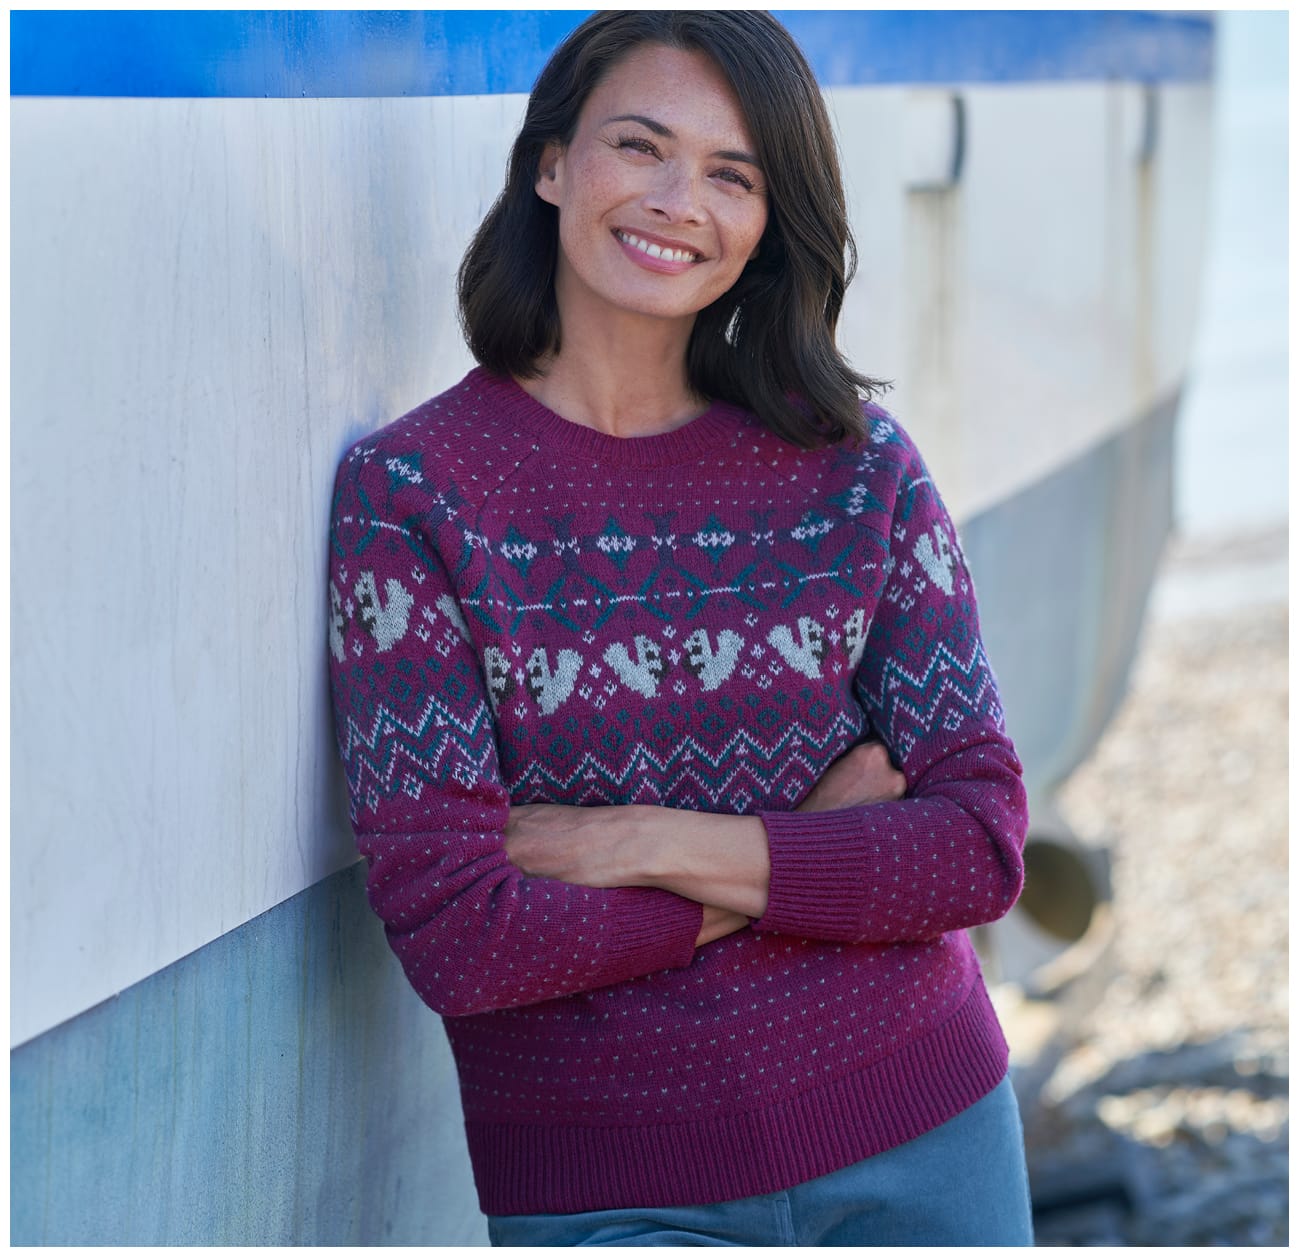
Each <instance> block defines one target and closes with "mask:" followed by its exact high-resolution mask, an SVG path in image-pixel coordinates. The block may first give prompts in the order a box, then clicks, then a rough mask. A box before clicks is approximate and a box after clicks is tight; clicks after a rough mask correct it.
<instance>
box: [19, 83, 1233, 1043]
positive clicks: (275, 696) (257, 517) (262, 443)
mask: <svg viewBox="0 0 1299 1257" xmlns="http://www.w3.org/2000/svg"><path fill="white" fill-rule="evenodd" d="M1160 94H1161V100H1162V102H1163V111H1162V121H1163V124H1164V129H1163V132H1162V133H1161V136H1160V142H1159V150H1158V155H1157V158H1156V162H1155V165H1154V167H1153V168H1152V170H1151V173H1150V175H1149V176H1146V177H1144V183H1145V184H1148V185H1149V186H1143V176H1141V175H1140V174H1139V172H1138V170H1137V168H1136V166H1135V164H1134V162H1133V159H1132V154H1131V147H1132V144H1131V135H1132V125H1131V122H1130V120H1129V121H1126V122H1125V117H1124V115H1125V113H1130V112H1131V111H1132V110H1133V109H1135V108H1137V107H1138V106H1139V105H1140V100H1139V93H1138V91H1137V89H1134V88H1125V87H1121V86H1115V87H1105V86H1087V87H1063V88H1059V87H1057V88H1049V87H1015V88H1008V87H988V88H978V89H974V90H970V91H968V92H967V93H966V99H967V110H968V134H967V141H966V142H967V153H966V164H965V173H964V175H963V177H962V180H961V182H960V183H959V184H958V185H957V186H956V187H955V188H953V189H950V190H940V191H928V190H926V191H912V192H907V191H905V188H904V180H905V178H906V177H907V175H908V172H910V173H912V174H914V171H915V169H916V162H915V160H914V159H915V154H912V155H911V156H910V157H908V154H907V153H906V152H905V151H904V144H903V138H902V137H903V136H904V135H905V134H906V133H907V127H906V126H905V125H904V123H905V120H906V117H907V116H908V110H910V111H911V113H912V115H913V116H914V114H915V112H916V111H917V109H918V110H919V111H920V112H922V113H924V112H926V111H928V112H930V113H932V107H931V106H930V105H929V104H927V103H926V97H925V94H923V93H922V94H920V95H919V97H917V94H915V93H912V92H910V91H909V89H905V88H851V89H843V90H838V91H835V92H833V93H831V106H832V111H833V113H834V115H835V116H836V119H837V125H838V127H839V130H840V135H841V139H842V143H843V147H844V157H845V174H846V179H847V183H848V190H849V196H850V202H851V205H852V207H853V212H854V221H855V227H856V231H857V238H858V244H859V246H860V250H861V268H860V273H859V278H858V280H857V283H856V284H855V285H854V287H853V288H852V289H850V290H849V298H848V303H847V306H846V309H845V318H844V324H843V334H844V337H843V338H844V343H845V345H846V347H847V349H848V351H849V354H850V356H851V357H852V358H853V360H854V362H855V363H856V364H857V366H858V367H859V368H860V369H862V370H863V371H865V372H867V373H868V374H872V375H877V376H883V377H886V378H892V379H894V380H896V381H897V382H898V387H897V389H896V391H895V392H894V393H893V394H891V395H890V396H889V397H888V398H887V399H886V400H887V402H888V404H889V405H890V406H891V407H892V408H894V409H895V410H896V412H897V413H898V414H899V416H900V417H901V418H902V419H903V421H904V422H905V423H906V424H907V426H908V427H909V428H910V429H911V430H912V431H913V432H914V433H915V435H916V437H917V439H918V440H919V442H920V444H921V446H922V448H923V449H924V450H925V451H926V454H927V456H928V458H929V461H930V463H931V466H932V468H933V470H934V473H935V475H936V477H937V479H938V481H939V483H940V485H941V486H942V488H943V490H944V493H945V495H946V496H947V498H948V501H949V503H950V504H951V505H952V507H953V510H954V512H955V513H956V514H957V516H958V517H961V516H968V515H970V514H973V513H974V512H976V511H978V510H981V509H984V508H986V507H987V506H989V505H991V504H993V503H995V502H996V501H998V500H999V499H1001V498H1003V497H1004V496H1006V495H1007V494H1009V493H1010V492H1012V491H1014V490H1015V489H1016V488H1019V487H1022V486H1023V485H1025V484H1027V483H1030V482H1031V481H1033V480H1035V479H1037V478H1038V477H1040V476H1041V475H1042V474H1044V473H1045V472H1046V471H1048V470H1050V469H1051V468H1053V467H1056V466H1059V465H1060V464H1061V463H1063V462H1065V461H1067V460H1068V459H1070V458H1072V457H1073V456H1075V455H1076V454H1078V453H1080V452H1082V451H1083V450H1085V449H1086V448H1087V447H1089V446H1090V445H1092V444H1094V443H1095V442H1096V441H1098V440H1099V439H1101V438H1102V437H1103V436H1104V435H1106V434H1108V433H1109V432H1111V431H1113V430H1114V429H1115V428H1117V427H1119V426H1120V425H1122V424H1123V423H1125V422H1127V421H1128V420H1129V419H1131V418H1132V417H1133V416H1135V415H1137V414H1139V413H1141V412H1142V411H1144V410H1145V409H1147V408H1148V407H1149V405H1150V403H1151V401H1152V400H1153V399H1154V398H1157V397H1161V396H1165V395H1167V394H1168V393H1169V392H1171V391H1172V390H1173V389H1174V388H1175V387H1176V384H1177V381H1178V380H1179V378H1180V376H1181V374H1182V372H1183V370H1184V367H1185V354H1186V344H1187V342H1188V340H1189V337H1190V332H1191V327H1190V319H1191V317H1192V315H1193V310H1194V299H1195V296H1196V288H1197V282H1198V273H1199V233H1200V231H1201V230H1202V218H1203V204H1202V202H1203V197H1202V196H1201V195H1200V191H1201V182H1202V165H1203V161H1204V156H1205V155H1204V154H1203V153H1202V152H1201V151H1200V148H1201V146H1202V139H1203V130H1202V121H1203V120H1202V117H1201V114H1202V111H1203V110H1204V109H1205V108H1206V107H1207V91H1206V90H1205V89H1203V88H1196V89H1190V88H1167V87H1165V88H1161V89H1160ZM522 108H523V98H522V97H519V96H492V97H462V98H454V97H449V98H435V99H417V100H300V101H298V100H270V101H265V100H211V101H209V100H204V101H184V100H78V101H63V100H53V99H18V100H14V101H13V102H11V119H12V126H11V146H12V147H11V162H12V207H11V229H12V257H13V261H12V293H13V296H12V300H13V332H12V415H13V423H12V489H13V508H12V509H13V552H12V589H13V612H12V635H13V636H12V643H13V646H12V649H13V680H12V728H13V751H12V761H11V766H12V783H13V787H12V789H13V793H12V818H13V843H12V864H11V872H12V904H13V917H12V972H13V975H14V981H13V996H12V1023H11V1027H12V1041H13V1042H14V1043H20V1042H23V1041H24V1040H26V1039H28V1038H30V1037H32V1036H33V1035H35V1034H37V1033H39V1032H41V1031H42V1030H45V1029H47V1028H49V1027H51V1026H53V1025H55V1024H57V1023H58V1022H60V1021H62V1020H64V1019H65V1018H68V1017H70V1016H72V1015H74V1014H76V1013H78V1012H80V1011H82V1010H84V1009H86V1008H88V1007H90V1006H91V1005H93V1004H95V1003H97V1002H98V1001H100V1000H102V999H104V998H106V997H108V996H111V995H112V994H114V993H115V992H116V991H118V990H121V989H122V988H123V987H125V986H127V985H129V984H130V983H132V982H135V981H137V980H139V979H141V978H143V977H145V976H147V975H148V974H150V973H153V972H155V971H157V970H158V969H160V968H162V967H163V966H165V965H167V964H168V963H170V962H172V961H174V960H176V959H178V958H179V957H181V956H183V955H185V954H186V953H188V952H190V951H192V950H194V949H195V948H197V947H199V946H201V945H202V944H204V943H206V942H208V941H210V940H212V939H213V938H216V937H218V936H219V935H221V934H222V933H224V932H226V931H228V930H230V929H232V928H234V927H235V926H237V925H240V924H241V923H243V922H245V921H247V920H249V919H250V918H252V917H254V916H256V915H258V914H259V913H261V912H263V911H265V910H266V909H268V908H270V907H272V906H273V905H275V904H276V903H279V902H281V901H283V900H284V899H286V898H288V897H289V896H290V895H292V894H294V893H296V892H297V891H299V890H301V889H303V888H304V887H306V886H308V885H311V884H312V883H314V882H316V881H317V880H319V879H320V878H321V877H323V876H325V875H326V874H328V873H330V872H331V871H333V870H335V869H337V868H340V867H342V866H343V865H345V864H347V863H348V862H349V861H351V860H352V859H353V851H352V845H351V837H350V833H349V832H348V828H347V824H346V820H345V806H344V803H343V800H342V798H341V794H340V790H339V785H338V774H337V772H336V771H335V770H334V750H333V745H332V731H331V726H330V722H329V718H328V693H327V688H326V677H325V665H324V648H323V632H324V629H323V611H324V607H325V597H324V581H325V563H326V558H325V546H326V536H325V534H326V521H327V518H328V508H329V496H330V492H331V486H332V477H333V472H334V467H335V464H336V462H337V459H338V456H339V455H340V454H341V452H342V450H343V449H344V448H345V446H346V445H347V444H348V443H350V441H351V440H353V439H355V438H356V437H358V436H360V435H361V434H363V433H364V432H366V431H369V430H371V429H373V428H375V427H378V426H379V425H380V424H382V423H385V422H387V421H388V420H390V419H392V418H395V417H396V416H397V415H399V414H400V413H402V412H403V411H404V410H406V409H408V408H409V407H411V406H412V405H414V404H416V403H418V402H419V401H421V400H422V399H423V398H425V397H427V396H429V395H431V394H432V393H434V392H437V391H438V390H440V389H441V388H444V387H446V386H447V385H449V384H450V383H452V382H454V381H455V380H456V379H458V378H459V377H460V375H461V374H462V373H463V371H464V370H465V369H466V368H467V367H468V366H469V358H468V355H467V353H466V351H465V349H464V348H463V345H462V342H461V338H460V333H459V330H458V327H457V325H456V321H455V315H454V300H453V283H454V274H455V268H456V266H457V264H458V262H459V258H460V255H461V253H462V252H463V249H464V246H465V244H466V242H467V241H468V238H469V235H470V233H471V232H472V230H473V228H474V226H475V225H476V224H477V222H478V221H479V219H480V218H481V216H482V214H483V212H484V211H485V210H486V209H487V207H488V205H489V204H490V202H491V200H492V199H493V198H494V197H495V195H496V193H497V191H498V190H499V187H500V183H501V180H502V176H503V172H504V164H505V157H506V153H507V151H508V146H509V143H510V141H511V139H512V138H513V133H514V130H515V127H516V126H517V122H518V120H519V118H520V117H521V114H522ZM921 130H922V132H923V133H924V134H930V133H932V139H931V140H928V141H925V142H927V143H932V144H934V145H937V146H939V147H940V148H941V147H942V146H944V145H945V144H946V143H947V142H948V139H947V137H946V136H945V135H943V134H941V127H939V128H934V127H929V128H928V129H927V130H926V129H925V128H923V127H922V128H921ZM913 131H914V128H913ZM941 160H942V158H941V154H938V155H937V156H935V155H934V154H926V155H924V161H923V162H922V163H921V164H922V165H926V166H933V165H934V164H935V163H937V164H938V165H941ZM1143 216H1144V217H1143ZM1143 222H1145V223H1146V224H1147V225H1146V226H1145V227H1143V226H1142V223H1143ZM1145 232H1149V235H1148V236H1146V235H1144V234H1143V233H1145ZM1147 238H1149V239H1155V240H1157V241H1158V247H1157V248H1156V249H1154V250H1146V249H1144V248H1143V244H1142V242H1143V240H1144V239H1147ZM1143 258H1144V259H1146V260H1144V261H1143V260H1142V259H1143ZM1151 319H1154V320H1155V322H1156V323H1157V324H1158V327H1157V330H1156V332H1149V331H1146V330H1143V329H1144V328H1145V327H1146V326H1148V325H1149V320H1151Z"/></svg>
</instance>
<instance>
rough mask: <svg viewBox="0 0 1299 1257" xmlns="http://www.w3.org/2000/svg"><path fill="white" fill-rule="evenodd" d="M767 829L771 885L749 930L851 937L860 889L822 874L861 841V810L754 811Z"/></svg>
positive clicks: (858, 921) (857, 924) (843, 879)
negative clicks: (848, 849)
mask: <svg viewBox="0 0 1299 1257" xmlns="http://www.w3.org/2000/svg"><path fill="white" fill-rule="evenodd" d="M758 815H759V817H760V818H761V820H762V823H763V824H764V825H765V826H766V827H767V848H768V851H769V852H770V855H771V886H770V888H769V890H768V892H767V910H766V912H764V913H763V915H762V917H761V918H760V919H759V920H757V921H755V922H754V923H753V928H754V929H755V930H759V931H762V930H775V931H776V932H778V933H782V934H797V935H799V936H800V937H804V938H823V939H852V938H855V937H856V935H857V934H858V932H859V931H860V929H861V898H862V893H861V887H860V886H859V885H858V884H857V883H856V882H855V881H854V879H852V878H851V877H827V876H826V869H829V868H842V867H844V864H843V855H844V847H845V845H848V846H850V847H851V846H852V845H853V844H856V843H859V842H860V841H861V832H862V825H863V820H862V816H861V809H859V808H843V809H838V810H834V811H827V812H759V813H758Z"/></svg>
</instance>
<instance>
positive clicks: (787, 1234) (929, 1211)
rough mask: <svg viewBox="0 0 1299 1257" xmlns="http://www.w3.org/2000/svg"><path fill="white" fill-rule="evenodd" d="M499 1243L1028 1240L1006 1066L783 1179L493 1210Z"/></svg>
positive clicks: (1015, 1110)
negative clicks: (966, 1096)
mask: <svg viewBox="0 0 1299 1257" xmlns="http://www.w3.org/2000/svg"><path fill="white" fill-rule="evenodd" d="M487 1224H488V1233H489V1234H490V1236H491V1241H492V1243H493V1244H494V1245H497V1246H515V1245H541V1246H543V1247H575V1246H587V1245H591V1246H605V1247H612V1246H628V1247H634V1246H664V1247H667V1246H673V1245H691V1246H693V1245H697V1244H715V1245H730V1246H734V1247H741V1246H743V1247H751V1246H760V1245H779V1246H789V1245H796V1246H800V1247H805V1246H817V1245H835V1246H838V1245H846V1244H862V1245H871V1246H874V1245H885V1244H896V1245H948V1246H956V1247H971V1246H982V1245H993V1244H997V1245H1002V1244H1004V1245H1012V1246H1016V1247H1031V1246H1032V1243H1033V1222H1032V1214H1031V1210H1030V1206H1029V1196H1028V1173H1027V1170H1026V1168H1025V1163H1024V1129H1023V1126H1022V1125H1021V1123H1020V1117H1019V1106H1018V1105H1017V1104H1016V1102H1015V1093H1014V1091H1013V1090H1012V1089H1011V1084H1010V1079H1009V1077H1007V1078H1004V1079H1003V1080H1002V1081H1001V1083H999V1084H998V1085H997V1086H996V1087H995V1088H994V1089H993V1090H992V1091H990V1092H989V1093H988V1094H987V1095H986V1096H984V1097H983V1099H981V1100H978V1101H976V1102H975V1103H974V1104H972V1105H971V1106H970V1107H969V1108H968V1109H966V1110H964V1112H961V1113H958V1114H957V1115H956V1116H955V1117H953V1118H952V1119H950V1120H949V1121H947V1122H944V1123H943V1124H942V1125H941V1126H938V1127H936V1128H935V1129H934V1130H931V1131H929V1132H927V1133H926V1134H924V1135H921V1136H920V1137H919V1138H918V1139H912V1140H910V1141H909V1142H907V1143H904V1144H900V1145H899V1146H898V1147H896V1148H890V1149H889V1150H888V1151H887V1152H881V1153H879V1154H877V1155H876V1156H873V1157H867V1158H866V1160H864V1161H858V1162H857V1163H856V1165H850V1166H848V1167H846V1168H845V1169H842V1170H837V1171H836V1172H835V1173H833V1174H826V1175H823V1176H822V1177H821V1178H814V1179H812V1180H810V1181H809V1182H806V1183H799V1184H798V1185H797V1186H795V1187H791V1188H789V1189H788V1190H786V1191H779V1192H769V1193H767V1194H766V1195H763V1196H747V1197H745V1198H744V1199H742V1200H727V1201H722V1202H721V1203H719V1204H715V1205H686V1206H682V1207H680V1208H665V1209H599V1210H596V1211H594V1212H591V1213H536V1214H525V1215H520V1216H518V1217H492V1218H488V1220H487Z"/></svg>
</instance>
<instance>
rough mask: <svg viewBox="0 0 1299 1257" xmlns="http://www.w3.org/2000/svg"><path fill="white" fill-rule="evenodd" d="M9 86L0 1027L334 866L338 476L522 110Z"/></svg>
mask: <svg viewBox="0 0 1299 1257" xmlns="http://www.w3.org/2000/svg"><path fill="white" fill-rule="evenodd" d="M11 108H12V187H13V200H12V231H13V264H12V283H13V303H14V305H13V310H14V315H13V351H12V352H13V357H12V363H13V396H12V405H13V412H12V413H13V428H12V459H13V556H12V579H13V588H14V590H15V591H16V597H14V599H13V615H12V634H13V637H12V641H13V664H14V666H13V713H12V719H13V732H14V736H13V756H12V781H13V796H12V799H13V803H12V806H13V812H12V817H13V855H12V877H13V890H12V902H13V927H12V948H13V950H12V965H13V974H14V983H13V1000H12V1041H13V1042H14V1043H19V1042H22V1041H23V1040H25V1039H27V1038H29V1037H30V1036H32V1035H34V1034H36V1033H38V1032H40V1031H41V1030H44V1029H47V1028H48V1027H50V1026H52V1025H54V1024H56V1023H57V1022H59V1021H61V1020H63V1019H64V1018H66V1017H69V1016H71V1015H73V1014H75V1013H77V1012H80V1011H82V1010H83V1009H85V1008H87V1007H89V1006H91V1005H92V1004H95V1003H97V1002H98V1001H100V1000H101V999H103V998H105V997H107V996H110V995H112V994H113V993H114V992H116V991H118V990H120V989H121V988H123V987H124V986H126V985H128V984H129V983H132V982H134V981H137V980H138V979H140V978H142V977H145V976H146V975H148V974H150V973H152V972H154V971H155V970H157V969H159V968H161V967H162V966H164V965H166V964H168V963H169V962H171V961H174V960H176V959H178V958H179V957H180V956H182V955H185V954H186V953H188V952H190V951H192V950H193V949H195V948H196V947H199V946H200V945H202V944H203V943H206V942H208V941H210V940H211V939H213V938H215V937H217V936H218V935H220V934H222V933H224V932H225V931H227V930H229V929H232V928H233V927H235V926H237V925H239V924H241V923H242V922H244V921H247V920H249V919H250V918H251V917H253V916H256V915H257V914H259V913H261V912H263V911H265V910H266V909H267V908H269V907H271V906H272V905H274V904H276V903H278V902H280V901H281V900H283V899H286V898H287V897H289V896H290V895H292V894H294V893H296V892H297V891H299V890H301V889H302V888H304V887H305V886H308V885H310V884H312V883H313V882H315V881H317V880H318V879H319V878H321V877H323V876H325V875H326V874H327V873H329V872H331V871H333V870H335V869H337V868H340V867H342V866H343V865H345V864H347V863H348V862H350V861H351V860H352V859H354V858H355V857H354V852H353V849H352V845H351V836H350V833H349V832H348V828H347V824H346V820H345V815H346V812H345V806H344V804H343V802H342V799H341V796H340V794H339V792H338V788H337V784H336V783H337V780H338V774H337V773H336V772H335V771H334V764H333V761H334V758H335V755H334V750H333V746H332V730H331V724H330V721H329V714H328V691H327V688H326V674H325V662H324V660H325V656H324V645H323V643H324V638H323V631H324V630H323V623H324V620H323V609H324V606H325V599H324V576H325V564H326V535H325V526H326V521H327V518H328V510H329V498H330V493H331V491H332V480H333V473H334V468H335V465H336V463H337V460H338V457H339V455H340V453H341V452H342V450H343V448H344V446H345V445H346V444H347V443H348V442H349V441H350V440H351V439H354V438H356V437H358V436H360V435H361V434H363V433H364V432H365V431H367V430H369V429H371V428H374V427H377V426H378V425H379V424H381V423H383V422H386V421H387V420H389V419H392V418H395V417H396V416H397V415H398V414H399V413H401V412H402V411H403V410H405V409H407V408H409V407H410V406H412V405H414V404H415V403H417V402H418V401H420V400H421V399H423V398H424V397H426V396H428V395H429V394H431V393H432V392H434V391H436V389H437V388H438V387H439V386H442V385H444V384H446V383H449V382H450V381H452V380H454V379H456V378H458V377H459V375H460V374H462V373H463V371H464V370H465V369H466V367H467V365H468V356H467V354H466V352H465V350H464V349H463V346H462V343H461V338H460V336H459V333H458V331H457V328H456V323H455V318H454V312H453V304H452V302H451V299H450V289H451V283H452V276H453V270H454V266H455V261H456V259H457V258H458V256H459V254H460V253H461V252H462V250H463V247H464V244H465V242H466V241H467V239H468V236H469V233H470V231H471V230H472V227H473V226H474V224H475V223H476V222H477V220H478V219H479V217H480V216H481V214H482V212H483V210H484V209H485V208H486V204H487V203H488V197H489V193H488V191H487V190H488V189H494V188H495V187H496V185H498V184H499V182H500V179H501V174H502V171H503V169H504V155H505V152H506V148H507V145H508V139H509V137H510V134H511V132H512V130H513V128H514V127H515V126H516V125H517V120H518V117H519V116H520V109H521V99H520V98H518V97H487V98H482V99H458V100H457V99H439V100H412V101H385V100H374V101H315V100H308V101H279V100H276V101H244V100H222V101H154V100H115V101H94V100H88V101H60V100H16V101H14V102H12V105H11ZM453 137H454V141H453Z"/></svg>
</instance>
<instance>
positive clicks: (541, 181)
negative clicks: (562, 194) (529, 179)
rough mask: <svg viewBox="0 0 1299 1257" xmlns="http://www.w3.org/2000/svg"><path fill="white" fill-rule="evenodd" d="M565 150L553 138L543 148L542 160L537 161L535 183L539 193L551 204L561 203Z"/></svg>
mask: <svg viewBox="0 0 1299 1257" xmlns="http://www.w3.org/2000/svg"><path fill="white" fill-rule="evenodd" d="M563 164H564V150H563V149H562V148H561V147H560V146H559V145H558V144H557V143H555V141H554V140H551V141H550V143H548V144H547V145H546V147H545V148H543V149H542V150H541V160H540V161H539V162H538V163H537V182H536V184H535V185H534V186H535V188H536V190H537V195H538V196H539V197H540V198H541V199H542V200H543V201H547V202H549V203H550V204H551V205H558V204H559V187H560V177H561V175H562V174H563Z"/></svg>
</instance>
